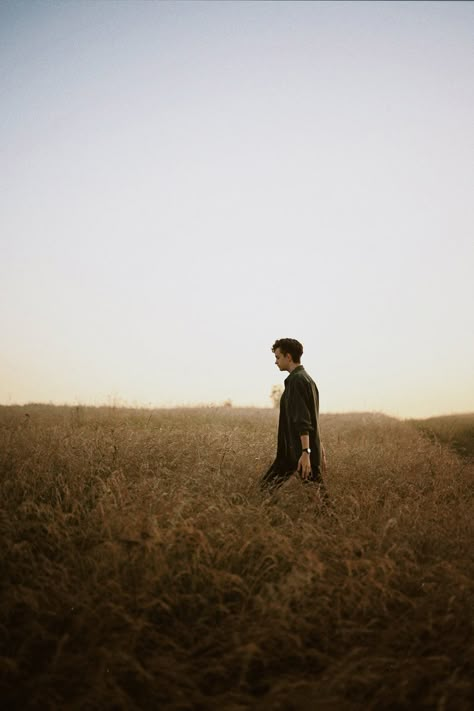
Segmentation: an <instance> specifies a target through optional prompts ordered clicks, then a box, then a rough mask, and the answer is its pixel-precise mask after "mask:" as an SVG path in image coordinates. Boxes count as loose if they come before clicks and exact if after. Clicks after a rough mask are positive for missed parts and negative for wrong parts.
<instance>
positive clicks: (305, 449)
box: [303, 447, 311, 454]
mask: <svg viewBox="0 0 474 711" xmlns="http://www.w3.org/2000/svg"><path fill="white" fill-rule="evenodd" d="M303 452H308V454H311V449H310V448H309V447H305V448H304V449H303Z"/></svg>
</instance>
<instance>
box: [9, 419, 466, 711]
mask: <svg viewBox="0 0 474 711" xmlns="http://www.w3.org/2000/svg"><path fill="white" fill-rule="evenodd" d="M276 418H277V413H276V412H275V411H273V410H237V409H232V408H215V409H212V408H206V409H204V408H203V409H196V410H192V409H183V410H168V411H165V410H162V411H158V410H156V411H145V410H142V411H140V410H132V409H130V410H126V409H114V408H82V407H78V408H67V407H63V408H59V407H48V406H28V407H2V408H1V407H0V470H1V483H0V492H1V494H0V495H1V501H0V535H1V541H2V545H1V549H0V550H1V553H0V555H1V560H0V566H1V567H0V570H1V575H0V579H1V583H0V584H1V588H2V597H1V605H0V639H1V646H0V680H1V682H0V683H1V686H0V698H1V699H2V706H3V708H21V709H30V708H35V709H42V710H43V709H44V710H46V709H66V708H67V709H81V710H82V709H112V708H113V709H127V710H128V709H160V710H161V709H180V710H183V711H184V710H186V709H189V710H191V709H192V710H194V709H202V710H207V709H211V710H214V709H215V710H216V711H217V710H221V709H232V710H235V711H237V710H238V709H256V708H258V709H268V710H269V711H270V710H274V709H282V710H286V709H289V710H290V709H295V710H299V709H334V710H339V709H360V708H364V709H388V708H390V709H395V708H396V709H419V708H433V709H440V710H441V709H446V710H447V709H456V710H463V709H466V711H467V709H471V708H472V702H473V698H474V696H473V695H474V683H473V671H474V669H473V667H474V643H473V634H472V632H473V625H472V611H473V603H474V583H473V572H474V564H473V547H472V541H473V540H474V537H473V533H474V530H473V529H474V524H473V515H472V512H473V503H474V501H473V499H474V495H473V486H472V484H473V473H474V466H473V464H472V461H471V460H469V459H464V458H461V457H459V456H458V455H457V454H456V453H455V452H453V451H452V450H451V449H450V448H449V447H446V446H444V445H442V444H441V443H440V442H439V441H431V440H430V439H428V438H426V437H424V436H423V435H422V434H421V433H420V432H419V431H418V429H417V428H416V427H415V426H413V424H412V423H409V422H400V421H397V420H394V419H391V418H389V417H386V416H384V415H381V414H377V413H367V414H364V413H362V414H361V413H359V414H352V415H351V414H347V415H323V416H322V422H321V424H322V434H323V440H324V443H325V447H326V450H327V456H328V474H327V477H326V481H327V486H328V490H329V492H330V495H331V497H332V500H333V502H334V510H335V514H336V515H329V514H328V513H327V512H326V511H325V510H324V509H323V508H321V506H320V504H319V501H318V499H317V498H315V497H314V496H313V495H312V491H313V490H312V489H311V487H304V486H302V485H301V483H300V482H299V481H297V480H296V479H295V480H292V481H291V482H290V483H289V484H288V486H286V487H284V488H283V489H282V490H281V491H280V492H279V493H278V494H276V495H275V496H274V497H272V498H270V499H268V498H266V497H265V496H264V495H263V494H261V493H260V491H259V489H258V486H257V482H258V478H259V476H260V475H261V474H263V472H264V471H265V469H266V468H267V467H268V466H269V464H270V462H271V460H272V459H273V456H274V449H275V437H276V423H277V419H276Z"/></svg>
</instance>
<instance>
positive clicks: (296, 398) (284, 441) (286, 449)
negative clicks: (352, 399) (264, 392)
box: [277, 365, 321, 473]
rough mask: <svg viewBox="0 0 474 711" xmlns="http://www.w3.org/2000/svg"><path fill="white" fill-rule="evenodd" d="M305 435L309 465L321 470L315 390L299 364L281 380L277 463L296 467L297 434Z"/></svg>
mask: <svg viewBox="0 0 474 711" xmlns="http://www.w3.org/2000/svg"><path fill="white" fill-rule="evenodd" d="M303 434H308V435H309V446H310V448H311V455H310V459H311V468H312V470H313V472H314V473H317V472H320V471H321V438H320V432H319V392H318V388H317V387H316V383H315V382H314V380H313V379H312V378H311V377H310V376H309V375H308V373H307V372H306V370H305V369H304V367H303V366H302V365H297V366H296V368H295V369H294V370H293V371H292V372H291V373H290V374H289V376H288V377H287V378H286V379H285V390H284V392H283V394H282V396H281V400H280V419H279V422H278V448H277V462H278V466H279V467H280V466H281V468H282V469H285V470H288V471H289V470H290V469H291V470H296V468H297V466H298V460H299V458H300V457H301V452H302V447H301V435H303Z"/></svg>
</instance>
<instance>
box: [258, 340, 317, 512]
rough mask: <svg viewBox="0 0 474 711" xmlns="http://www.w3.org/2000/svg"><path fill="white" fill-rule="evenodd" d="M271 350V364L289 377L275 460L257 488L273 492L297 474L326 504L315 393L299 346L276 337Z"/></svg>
mask: <svg viewBox="0 0 474 711" xmlns="http://www.w3.org/2000/svg"><path fill="white" fill-rule="evenodd" d="M272 351H273V353H274V354H275V364H276V365H277V366H278V368H279V369H280V370H283V371H287V372H288V373H289V375H288V377H287V378H286V379H285V390H284V392H283V394H282V396H281V400H280V419H279V422H278V446H277V455H276V459H275V461H274V462H273V464H272V465H271V467H270V469H269V470H268V471H267V473H266V474H265V475H264V476H263V477H262V479H261V480H260V487H261V488H262V489H263V490H265V489H276V488H278V487H279V486H281V485H282V484H284V483H285V482H286V481H288V479H289V478H290V477H291V476H292V475H293V474H295V473H296V472H298V473H299V474H300V475H301V478H302V480H303V482H304V483H309V482H312V483H314V484H317V485H318V487H319V491H320V493H321V495H322V497H323V499H324V500H325V501H327V492H326V488H325V486H324V481H323V478H322V473H325V471H326V456H325V453H324V448H323V446H322V444H321V439H320V431H319V392H318V388H317V387H316V383H315V382H314V380H313V379H312V378H311V377H310V376H309V374H308V373H307V372H306V370H305V369H304V367H303V366H302V365H301V362H300V361H301V356H302V355H303V346H302V345H301V343H300V342H299V341H296V340H295V339H294V338H280V339H279V340H277V341H275V343H274V344H273V346H272Z"/></svg>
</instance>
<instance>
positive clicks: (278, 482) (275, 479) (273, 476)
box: [260, 459, 329, 503]
mask: <svg viewBox="0 0 474 711" xmlns="http://www.w3.org/2000/svg"><path fill="white" fill-rule="evenodd" d="M295 471H296V467H289V465H288V463H286V462H281V461H279V460H278V459H275V461H274V462H273V464H272V465H271V467H270V469H269V470H268V471H267V472H266V473H265V474H264V475H263V476H262V478H261V479H260V489H261V490H262V491H269V492H271V491H276V489H279V488H280V486H282V485H283V484H285V482H287V481H288V479H290V478H291V477H292V476H293V475H294V474H295ZM301 481H302V482H303V484H306V485H308V484H312V485H313V486H317V487H318V488H319V493H320V495H321V499H322V500H323V501H324V502H325V503H329V496H328V493H327V489H326V486H325V484H324V481H323V478H322V476H321V472H320V471H319V468H318V471H317V472H314V468H313V471H312V472H311V474H310V475H309V478H308V479H301Z"/></svg>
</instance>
